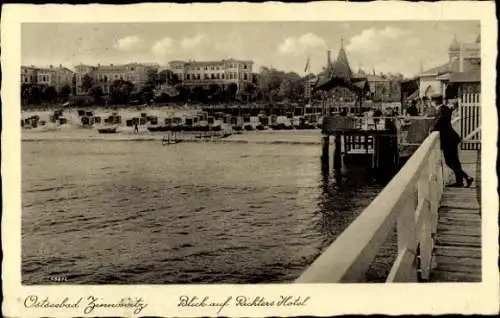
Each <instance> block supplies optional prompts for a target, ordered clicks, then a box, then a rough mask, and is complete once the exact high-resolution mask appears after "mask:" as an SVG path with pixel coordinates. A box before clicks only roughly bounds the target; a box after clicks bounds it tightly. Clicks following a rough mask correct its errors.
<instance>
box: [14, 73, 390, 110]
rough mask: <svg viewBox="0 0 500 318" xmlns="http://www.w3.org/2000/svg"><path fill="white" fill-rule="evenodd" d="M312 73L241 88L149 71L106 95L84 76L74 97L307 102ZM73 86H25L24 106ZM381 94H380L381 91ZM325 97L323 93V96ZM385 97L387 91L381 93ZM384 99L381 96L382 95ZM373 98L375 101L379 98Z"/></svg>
mask: <svg viewBox="0 0 500 318" xmlns="http://www.w3.org/2000/svg"><path fill="white" fill-rule="evenodd" d="M311 76H313V75H312V74H309V75H307V76H306V77H302V76H300V75H299V74H297V73H295V72H283V71H280V70H276V69H274V68H268V67H262V68H261V69H260V72H259V73H255V74H253V78H252V81H250V82H245V83H244V84H242V85H240V86H239V87H238V85H237V84H236V83H231V84H227V85H226V84H225V85H220V84H216V83H213V84H209V85H208V86H207V85H199V86H185V85H183V84H182V82H181V81H180V80H179V79H178V78H177V76H176V75H175V74H174V73H173V72H172V71H170V70H162V71H160V72H157V71H156V70H154V69H151V70H148V71H147V80H146V81H145V83H143V84H142V85H140V86H137V85H134V84H133V83H132V82H130V81H127V80H123V79H119V80H115V81H113V82H111V83H110V84H109V86H108V88H109V90H108V91H106V92H104V91H103V86H102V83H99V82H96V81H94V79H93V78H92V77H91V76H89V75H87V74H86V75H84V76H83V77H82V81H81V89H82V90H83V91H84V92H86V94H84V96H79V97H76V98H75V103H76V104H85V103H87V104H92V105H104V104H108V105H116V104H129V103H149V102H151V101H156V102H173V103H212V104H213V103H227V102H263V103H275V102H300V101H304V93H305V88H306V87H305V85H306V79H307V78H310V77H311ZM72 84H73V85H72V86H73V87H70V86H69V85H65V86H64V87H62V88H61V89H60V90H59V92H58V91H56V90H55V88H54V87H52V86H40V85H37V84H23V87H22V97H23V103H24V104H39V103H53V102H57V101H66V100H68V99H69V98H70V95H71V94H73V95H76V94H75V93H76V92H75V90H76V83H75V82H74V81H73V83H72ZM398 85H399V84H398V83H395V82H394V83H392V81H391V86H390V87H388V89H389V90H390V91H391V92H394V91H396V90H397V87H396V86H398ZM379 93H380V92H379ZM323 95H324V94H323ZM323 95H322V94H319V93H318V94H314V95H313V96H312V97H313V99H321V98H323V97H324V96H323ZM382 95H385V92H382ZM380 97H381V96H380ZM380 97H379V96H374V100H375V99H380ZM382 99H383V97H382Z"/></svg>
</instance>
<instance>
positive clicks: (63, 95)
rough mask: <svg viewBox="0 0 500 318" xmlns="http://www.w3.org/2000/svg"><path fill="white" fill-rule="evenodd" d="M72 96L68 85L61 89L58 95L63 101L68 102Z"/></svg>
mask: <svg viewBox="0 0 500 318" xmlns="http://www.w3.org/2000/svg"><path fill="white" fill-rule="evenodd" d="M70 94H71V87H70V86H69V85H67V84H66V85H64V86H63V87H61V89H60V90H59V94H58V95H59V98H60V99H61V100H68V98H69V95H70Z"/></svg>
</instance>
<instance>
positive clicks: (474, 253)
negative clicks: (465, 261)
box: [434, 246, 481, 259]
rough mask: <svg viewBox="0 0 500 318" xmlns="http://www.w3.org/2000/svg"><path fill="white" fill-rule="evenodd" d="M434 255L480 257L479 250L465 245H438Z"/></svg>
mask: <svg viewBox="0 0 500 318" xmlns="http://www.w3.org/2000/svg"><path fill="white" fill-rule="evenodd" d="M434 255H435V256H436V258H437V257H438V256H450V257H467V258H479V259H480V258H481V250H479V249H477V248H473V247H466V246H440V247H439V248H437V249H436V251H435V253H434Z"/></svg>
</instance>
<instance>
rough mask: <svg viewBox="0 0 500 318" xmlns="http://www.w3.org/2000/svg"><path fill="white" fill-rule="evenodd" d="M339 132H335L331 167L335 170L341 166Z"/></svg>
mask: <svg viewBox="0 0 500 318" xmlns="http://www.w3.org/2000/svg"><path fill="white" fill-rule="evenodd" d="M341 138H342V136H341V135H340V133H336V134H335V149H334V153H333V168H334V169H335V170H340V169H341V168H342V148H341V147H342V146H341V141H340V140H341Z"/></svg>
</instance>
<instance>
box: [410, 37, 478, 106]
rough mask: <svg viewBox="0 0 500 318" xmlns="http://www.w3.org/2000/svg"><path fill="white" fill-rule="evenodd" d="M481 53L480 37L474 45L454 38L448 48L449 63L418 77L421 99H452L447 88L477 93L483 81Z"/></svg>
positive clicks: (422, 73)
mask: <svg viewBox="0 0 500 318" xmlns="http://www.w3.org/2000/svg"><path fill="white" fill-rule="evenodd" d="M480 51H481V39H480V36H478V37H477V39H476V41H474V42H472V43H459V42H458V41H457V39H456V38H454V39H453V41H452V43H451V44H450V46H449V48H448V62H446V63H444V64H442V65H439V66H436V67H434V68H431V69H428V70H426V71H423V72H421V73H420V74H419V75H418V79H419V97H420V98H422V97H428V98H432V97H433V96H438V95H439V96H447V97H450V96H449V95H450V94H447V88H448V87H450V88H451V87H453V86H457V85H458V86H460V87H461V88H463V91H468V90H470V91H476V92H477V91H478V89H479V83H480V80H481V73H480V70H481V54H480ZM459 83H460V84H459ZM455 95H456V94H455Z"/></svg>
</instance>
